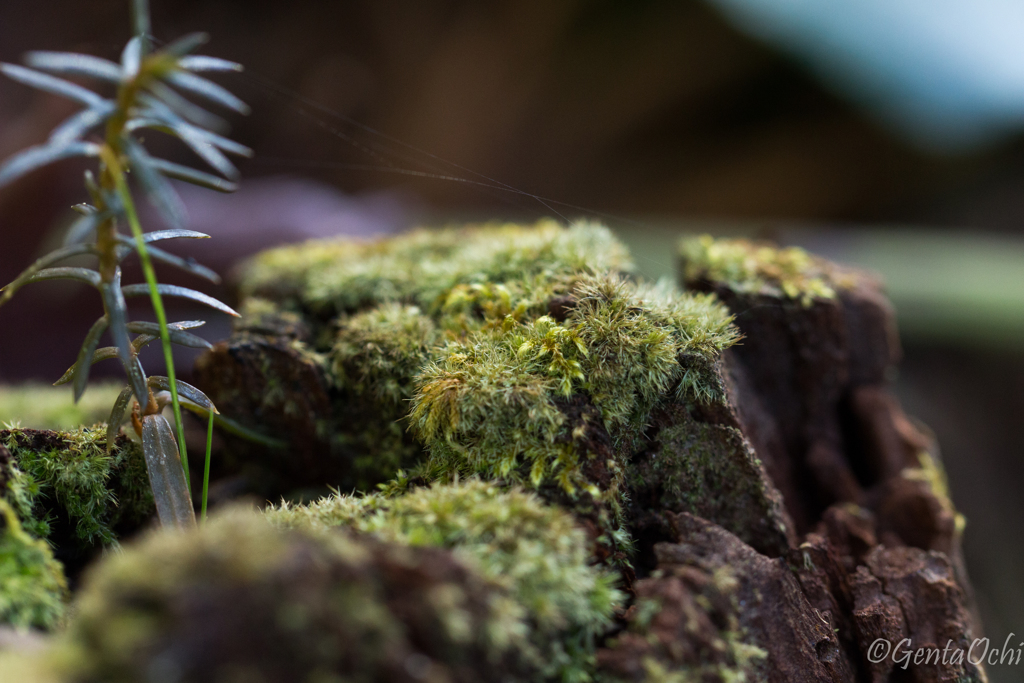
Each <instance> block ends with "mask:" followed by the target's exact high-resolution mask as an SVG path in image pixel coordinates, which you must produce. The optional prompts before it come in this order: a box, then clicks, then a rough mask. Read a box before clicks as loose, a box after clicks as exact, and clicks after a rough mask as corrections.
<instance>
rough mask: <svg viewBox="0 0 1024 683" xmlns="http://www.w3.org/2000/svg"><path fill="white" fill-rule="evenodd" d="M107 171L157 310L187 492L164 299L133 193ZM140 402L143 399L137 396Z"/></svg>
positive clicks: (182, 434) (119, 175)
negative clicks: (158, 287)
mask: <svg viewBox="0 0 1024 683" xmlns="http://www.w3.org/2000/svg"><path fill="white" fill-rule="evenodd" d="M110 173H111V175H112V176H113V178H114V182H115V183H116V184H117V193H118V195H120V197H121V203H122V204H123V205H124V213H125V216H126V217H127V218H128V225H129V226H130V227H131V229H132V235H133V236H134V237H135V246H136V249H137V250H138V252H139V261H141V262H142V272H143V273H145V275H146V284H147V285H148V286H149V298H150V301H152V302H153V312H154V313H156V321H157V323H158V324H159V325H160V342H161V344H160V345H161V346H162V347H163V350H164V363H165V364H166V365H167V380H168V384H170V387H171V405H172V406H173V408H174V421H175V422H176V423H177V427H178V450H179V451H180V455H181V467H182V469H183V470H185V485H186V486H187V487H188V490H189V493H190V494H191V491H192V480H191V478H190V477H189V472H188V453H187V451H186V450H185V423H184V422H182V420H181V403H180V402H179V401H178V382H177V379H176V378H175V376H174V354H173V353H172V351H171V336H170V333H169V332H168V330H167V314H166V313H165V312H164V302H163V299H162V298H161V297H160V292H159V290H158V289H157V282H156V271H154V270H153V263H152V261H150V259H149V252H148V251H146V241H145V239H144V238H143V233H142V225H141V224H140V223H139V216H138V214H137V213H136V211H135V203H134V202H133V201H132V194H131V192H130V191H129V190H128V183H127V182H125V179H124V174H123V173H122V172H121V168H120V167H119V166H114V167H113V168H111V169H110ZM139 400H140V401H142V400H145V399H139Z"/></svg>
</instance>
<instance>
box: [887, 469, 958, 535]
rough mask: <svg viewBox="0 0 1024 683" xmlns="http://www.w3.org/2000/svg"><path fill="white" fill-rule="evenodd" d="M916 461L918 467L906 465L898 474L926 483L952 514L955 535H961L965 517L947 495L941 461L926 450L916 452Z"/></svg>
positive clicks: (947, 487) (946, 484) (947, 489)
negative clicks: (918, 464)
mask: <svg viewBox="0 0 1024 683" xmlns="http://www.w3.org/2000/svg"><path fill="white" fill-rule="evenodd" d="M917 461H918V462H919V463H920V467H908V468H906V469H904V470H903V471H902V472H901V473H900V474H901V475H902V476H903V477H905V478H907V479H911V480H914V481H923V482H925V483H926V484H927V485H928V488H929V489H931V491H932V493H933V494H935V498H936V499H937V500H938V501H939V504H940V505H941V506H942V507H943V509H944V510H946V511H947V512H948V513H949V514H951V515H953V519H954V521H955V524H956V535H957V537H962V536H963V533H964V529H966V528H967V518H966V517H964V515H963V514H962V513H960V512H957V510H956V507H955V506H954V505H953V499H952V498H950V496H949V480H948V479H947V478H946V470H945V468H943V467H942V463H941V462H940V461H939V460H938V459H936V458H935V457H934V456H933V455H932V454H931V453H929V452H928V451H926V450H922V451H920V452H918V454H917Z"/></svg>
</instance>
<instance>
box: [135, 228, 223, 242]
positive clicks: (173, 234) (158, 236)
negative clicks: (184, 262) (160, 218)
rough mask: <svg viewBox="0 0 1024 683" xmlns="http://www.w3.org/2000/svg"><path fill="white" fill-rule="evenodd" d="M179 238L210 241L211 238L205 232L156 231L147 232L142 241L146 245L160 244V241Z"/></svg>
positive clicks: (182, 230)
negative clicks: (151, 243)
mask: <svg viewBox="0 0 1024 683" xmlns="http://www.w3.org/2000/svg"><path fill="white" fill-rule="evenodd" d="M179 237H187V238H190V239H209V238H210V236H209V235H207V234H206V233H205V232H196V231H195V230H184V229H178V230H155V231H153V232H147V233H146V234H145V235H143V236H142V241H144V242H145V243H146V244H149V243H150V242H158V241H160V240H173V239H178V238H179Z"/></svg>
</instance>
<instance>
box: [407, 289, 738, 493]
mask: <svg viewBox="0 0 1024 683" xmlns="http://www.w3.org/2000/svg"><path fill="white" fill-rule="evenodd" d="M569 299H570V300H571V302H572V304H571V309H570V311H569V312H568V315H567V317H566V319H565V320H564V321H563V322H557V321H556V320H554V319H553V318H551V317H549V316H541V317H539V318H536V319H533V320H523V321H519V322H517V321H516V320H514V319H513V318H512V317H511V316H507V317H506V318H505V320H504V322H503V324H502V325H501V326H500V327H497V326H494V327H491V328H489V329H485V330H481V331H480V332H477V333H474V334H471V335H469V336H467V337H466V338H465V339H464V340H460V341H453V342H450V343H448V344H447V345H446V346H444V347H443V349H441V351H440V353H439V357H438V358H437V360H436V361H434V362H432V363H430V364H429V365H427V366H426V367H425V368H424V369H423V370H422V371H421V372H420V374H419V375H418V376H417V377H416V379H415V384H416V387H417V393H416V395H415V396H414V397H413V401H412V410H411V414H410V424H411V427H412V430H413V432H414V434H416V436H417V437H418V438H419V439H420V440H421V442H422V443H424V444H426V446H427V448H428V450H429V453H430V461H429V462H428V464H427V471H428V472H429V476H430V477H431V478H440V477H444V476H451V474H452V473H455V472H459V473H463V474H481V475H483V476H485V477H486V478H494V477H500V478H503V479H510V480H513V481H516V482H520V483H523V484H525V485H527V486H531V487H540V486H541V485H543V484H544V483H548V482H551V483H557V484H559V485H560V486H561V488H562V489H563V490H564V491H566V492H568V493H570V494H574V493H575V492H576V491H577V490H578V489H580V488H583V489H586V490H588V491H590V492H591V493H592V494H593V495H594V496H595V497H597V498H604V499H606V500H608V501H610V502H614V501H616V500H617V496H618V486H619V484H620V483H621V476H620V475H621V470H622V464H623V463H622V462H616V461H615V460H612V461H610V462H607V463H604V466H605V467H607V468H608V469H609V470H611V471H612V477H611V481H610V483H609V484H608V485H607V488H606V490H605V491H598V490H596V489H595V488H594V485H593V482H592V481H591V480H589V479H588V478H587V476H586V475H585V473H584V464H585V461H586V460H587V459H588V458H590V457H592V455H593V454H592V453H591V452H590V450H589V449H588V447H587V446H586V439H587V438H588V432H589V431H593V430H595V429H603V430H605V431H606V432H607V433H608V435H609V436H610V437H611V439H612V442H613V444H614V445H615V446H616V448H617V449H619V450H620V451H621V452H626V453H628V452H629V451H631V450H632V449H634V448H635V447H636V445H637V443H638V440H639V438H640V436H641V433H642V430H643V428H644V427H645V426H646V425H647V423H648V421H649V419H650V415H651V412H652V410H653V408H654V407H655V405H656V404H658V402H659V401H663V400H665V399H666V397H668V396H675V397H676V398H678V399H681V400H683V401H695V402H710V401H713V400H723V394H722V391H721V386H720V380H719V379H718V376H717V374H716V373H715V372H714V371H713V368H712V367H711V366H712V364H713V362H714V360H715V359H716V358H717V355H718V353H719V352H720V351H721V350H722V349H723V348H726V347H727V346H729V345H731V344H733V343H734V342H735V341H736V339H737V335H736V332H735V329H734V328H733V327H732V326H731V324H730V323H731V317H730V316H729V315H728V313H727V312H726V311H725V309H724V308H723V307H721V306H719V305H718V304H716V303H715V302H714V300H713V298H712V297H708V296H702V295H684V294H681V293H679V292H678V291H676V290H675V289H674V288H673V287H672V286H671V285H669V284H667V283H666V284H661V285H659V286H653V287H652V286H649V285H638V284H636V283H633V282H630V281H628V280H624V279H622V278H621V277H619V276H616V275H588V276H580V277H579V278H578V280H577V281H576V283H575V284H574V286H573V287H572V289H571V290H570V291H569ZM694 358H696V359H699V360H700V361H703V362H701V363H692V362H691V360H692V359H694ZM575 396H582V397H584V400H585V401H586V402H588V403H590V404H592V405H593V406H594V407H595V408H596V409H597V413H596V417H597V419H598V420H599V421H600V423H599V424H597V425H588V424H586V423H584V424H579V423H575V424H573V423H570V420H569V419H568V418H567V416H566V412H565V410H564V402H565V401H568V400H569V399H571V398H573V397H575Z"/></svg>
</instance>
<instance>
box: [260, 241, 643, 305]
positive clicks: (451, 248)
mask: <svg viewBox="0 0 1024 683" xmlns="http://www.w3.org/2000/svg"><path fill="white" fill-rule="evenodd" d="M631 268H632V264H631V263H630V261H629V257H628V255H627V253H626V250H625V248H624V247H623V246H622V245H621V244H620V243H619V242H617V241H616V240H615V239H614V238H613V237H612V236H611V233H609V232H608V231H607V230H606V229H604V228H600V227H596V226H592V225H585V224H581V225H577V226H574V227H572V228H569V229H563V228H562V227H560V226H559V225H558V224H557V223H555V222H554V221H541V222H540V223H538V224H537V225H536V226H535V227H534V228H533V229H532V230H524V229H523V228H522V227H521V226H518V225H498V224H490V225H485V226H480V227H476V228H461V229H448V230H417V231H414V232H411V233H409V234H406V235H403V236H401V237H398V238H395V239H390V240H381V241H376V242H355V241H351V240H344V241H339V240H323V241H315V242H309V243H306V244H302V245H296V246H292V247H284V248H281V249H273V250H270V251H266V252H263V253H262V254H260V255H258V256H257V257H256V258H254V259H253V260H251V261H250V262H249V263H248V264H247V265H246V266H245V267H244V269H243V276H242V279H241V283H240V290H241V294H242V295H243V297H248V296H253V295H255V296H261V297H264V298H267V299H271V300H273V301H275V302H277V303H278V304H280V305H282V306H283V307H284V308H286V309H291V310H305V311H310V312H314V313H317V314H320V315H324V314H327V315H332V314H338V313H344V312H353V311H357V310H359V309H362V308H367V307H370V306H375V305H379V304H382V303H387V302H402V303H406V304H413V305H417V306H419V307H420V308H421V309H423V310H424V311H426V312H427V313H429V314H435V313H436V312H437V311H438V309H439V308H440V307H442V306H444V305H447V306H448V307H449V308H450V307H451V306H452V305H453V304H455V303H456V302H455V301H452V298H453V294H455V298H457V299H458V298H462V297H461V295H460V294H459V293H458V292H462V291H466V292H469V293H470V298H472V292H473V288H474V286H486V285H487V284H489V283H504V284H505V287H506V289H507V290H508V292H509V295H510V296H511V297H513V298H516V299H520V300H523V299H527V300H530V301H533V302H536V303H537V304H544V303H546V299H545V298H544V290H545V289H549V288H550V286H551V285H550V281H551V280H554V279H558V277H559V276H566V275H571V274H573V273H576V272H588V271H589V272H602V271H609V270H611V271H623V270H630V269H631ZM537 279H539V280H540V281H541V282H540V284H547V285H548V286H547V287H544V288H543V289H540V290H538V289H536V288H534V287H533V285H535V284H538V282H536V281H535V280H537ZM460 286H464V290H460V289H458V288H459V287H460Z"/></svg>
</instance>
